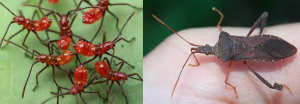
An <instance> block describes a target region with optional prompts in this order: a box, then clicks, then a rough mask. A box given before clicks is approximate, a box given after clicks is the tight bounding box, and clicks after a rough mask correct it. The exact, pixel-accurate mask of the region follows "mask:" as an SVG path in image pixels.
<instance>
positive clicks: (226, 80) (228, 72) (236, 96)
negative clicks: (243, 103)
mask: <svg viewBox="0 0 300 104" xmlns="http://www.w3.org/2000/svg"><path fill="white" fill-rule="evenodd" d="M231 63H232V61H230V62H229V66H228V70H227V73H226V78H225V83H226V84H227V85H229V86H230V87H232V88H233V90H234V93H235V98H238V95H237V91H236V87H235V86H233V85H231V84H230V83H229V82H228V78H229V74H230V71H231Z"/></svg>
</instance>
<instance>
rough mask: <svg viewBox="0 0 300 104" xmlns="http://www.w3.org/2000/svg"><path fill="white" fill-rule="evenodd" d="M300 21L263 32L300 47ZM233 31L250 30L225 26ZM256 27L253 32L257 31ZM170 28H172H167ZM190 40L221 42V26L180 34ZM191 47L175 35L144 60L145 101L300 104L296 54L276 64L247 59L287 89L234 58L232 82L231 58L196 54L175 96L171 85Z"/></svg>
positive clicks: (150, 103)
mask: <svg viewBox="0 0 300 104" xmlns="http://www.w3.org/2000/svg"><path fill="white" fill-rule="evenodd" d="M299 27H300V24H299V23H295V24H285V25H278V26H273V27H266V28H265V29H264V32H263V34H271V35H275V36H278V37H281V38H282V39H284V40H286V41H287V42H289V43H291V44H293V45H294V46H295V47H297V48H298V49H300V41H299V39H300V34H299V33H300V29H299ZM222 29H223V31H226V32H228V33H229V34H230V35H238V36H246V34H247V33H248V31H249V29H250V28H236V27H223V28H222ZM258 30H259V29H256V31H254V32H253V33H252V35H251V36H253V35H256V34H258ZM166 31H168V30H167V28H166ZM179 34H181V35H182V36H183V37H184V38H185V39H187V40H188V41H189V42H191V43H194V44H198V45H205V44H209V45H211V46H213V45H215V44H216V42H217V41H218V37H219V31H218V29H217V28H216V27H209V28H195V29H187V30H184V31H181V32H179ZM191 47H192V46H190V45H189V44H187V43H186V42H185V41H183V40H182V39H180V38H179V37H178V36H175V35H172V36H170V37H169V38H168V39H166V40H165V41H164V42H162V43H161V44H160V45H159V46H158V47H156V49H154V50H153V51H152V52H151V53H149V54H148V55H147V56H146V57H145V58H144V79H145V80H144V93H143V95H144V104H169V103H180V104H224V103H225V104H227V103H230V104H234V103H237V104H299V103H300V81H299V79H300V64H299V62H300V57H299V54H300V53H299V52H297V53H296V54H295V55H294V56H292V57H289V58H286V59H283V60H282V61H275V62H250V61H249V62H247V64H248V65H249V66H250V67H251V68H252V69H253V70H255V71H256V72H257V73H259V74H260V75H261V76H262V77H264V78H265V79H266V80H267V81H269V82H270V83H271V84H272V85H273V84H274V83H275V82H276V83H279V84H285V85H287V86H288V87H289V88H290V89H291V90H292V92H293V93H292V94H290V93H289V91H288V90H286V89H283V90H282V91H277V90H274V89H270V88H268V87H267V86H266V85H265V84H263V83H262V82H261V81H260V80H259V79H258V78H256V77H255V76H254V75H253V74H252V73H251V71H249V69H248V68H247V66H246V65H244V64H243V63H242V62H239V61H233V63H232V66H231V69H232V71H231V73H230V75H229V80H228V82H229V83H230V84H232V85H233V86H235V87H236V88H237V95H238V97H239V98H237V99H236V98H235V94H234V90H233V89H232V88H231V87H230V86H229V85H226V84H225V75H226V72H227V70H228V65H229V62H222V61H221V60H220V59H218V58H217V57H216V56H213V55H209V56H206V55H205V54H196V58H197V60H198V61H199V62H200V66H198V67H191V66H189V65H188V64H196V62H195V59H194V58H193V57H191V58H190V59H189V61H188V63H187V65H186V66H185V67H184V69H183V73H182V76H181V78H180V80H179V83H178V85H177V88H176V90H175V93H174V96H173V98H171V93H172V89H173V87H174V84H175V82H176V80H177V77H178V75H179V72H180V70H181V68H182V66H183V64H184V62H185V61H186V58H187V57H188V55H189V54H190V48H191Z"/></svg>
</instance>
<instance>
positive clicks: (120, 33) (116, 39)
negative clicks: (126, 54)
mask: <svg viewBox="0 0 300 104" xmlns="http://www.w3.org/2000/svg"><path fill="white" fill-rule="evenodd" d="M134 13H135V12H132V14H131V15H130V17H129V18H128V19H127V21H126V23H125V24H124V26H123V27H122V29H121V31H120V32H119V35H118V36H117V37H116V38H115V39H114V40H113V42H114V43H116V42H117V41H118V38H119V37H120V36H121V35H122V31H123V30H124V28H125V26H126V25H127V23H128V22H129V20H130V19H131V17H132V16H133V15H134Z"/></svg>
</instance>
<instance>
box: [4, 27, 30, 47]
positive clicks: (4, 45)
mask: <svg viewBox="0 0 300 104" xmlns="http://www.w3.org/2000/svg"><path fill="white" fill-rule="evenodd" d="M24 30H25V28H22V29H21V30H20V31H18V32H16V33H15V34H13V35H12V36H10V37H9V38H8V41H10V40H11V39H12V38H13V37H15V36H16V35H18V34H19V33H20V32H22V31H24ZM7 45H8V43H6V44H5V45H4V46H3V48H4V47H6V46H7Z"/></svg>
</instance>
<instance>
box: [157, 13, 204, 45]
mask: <svg viewBox="0 0 300 104" xmlns="http://www.w3.org/2000/svg"><path fill="white" fill-rule="evenodd" d="M152 17H153V18H155V19H156V20H157V21H158V22H160V23H161V24H163V25H165V26H166V27H167V28H169V30H171V31H172V32H173V33H175V34H176V35H178V36H179V37H180V38H181V39H183V40H184V41H185V42H187V43H188V44H190V45H191V46H199V45H196V44H193V43H191V42H189V41H187V40H186V39H184V38H183V37H182V36H181V35H179V34H178V33H177V32H176V31H175V30H173V29H172V28H171V27H170V26H168V25H167V24H166V23H164V22H163V21H162V20H160V19H159V18H158V17H156V16H155V15H154V14H152Z"/></svg>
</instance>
